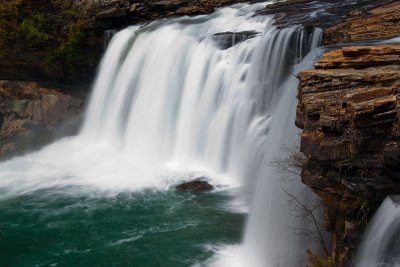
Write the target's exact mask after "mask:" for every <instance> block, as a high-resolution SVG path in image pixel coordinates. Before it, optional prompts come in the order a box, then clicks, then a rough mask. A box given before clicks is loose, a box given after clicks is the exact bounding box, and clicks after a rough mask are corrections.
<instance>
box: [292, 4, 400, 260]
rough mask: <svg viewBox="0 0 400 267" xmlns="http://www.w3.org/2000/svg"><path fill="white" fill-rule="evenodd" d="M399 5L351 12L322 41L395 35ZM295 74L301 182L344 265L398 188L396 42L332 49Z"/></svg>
mask: <svg viewBox="0 0 400 267" xmlns="http://www.w3.org/2000/svg"><path fill="white" fill-rule="evenodd" d="M399 8H400V4H398V3H397V4H396V5H390V6H388V7H382V8H379V9H376V10H373V11H371V14H372V15H371V16H369V17H363V16H361V17H360V18H358V19H354V18H352V19H350V20H349V21H346V22H344V24H341V25H342V26H337V27H334V28H330V29H328V30H327V31H326V32H325V37H326V39H325V41H326V42H327V43H330V44H331V43H334V42H339V41H341V42H342V41H348V40H351V41H355V40H366V39H376V38H387V37H395V36H400V28H398V23H396V22H395V21H396V18H395V17H398V14H400V13H398V10H400V9H399ZM396 10H397V11H396ZM383 11H385V12H388V13H387V15H386V16H384V15H383V13H382V12H383ZM394 11H396V12H394ZM397 20H398V18H397ZM369 22H370V24H369ZM343 25H347V26H343ZM349 25H352V26H349ZM356 25H357V27H356ZM361 25H364V26H361ZM344 28H345V29H346V31H344V30H343V29H344ZM356 28H357V29H356ZM334 29H336V32H335V30H334ZM299 80H300V85H299V103H298V107H297V117H296V125H297V126H298V127H299V128H301V129H303V132H302V134H301V151H302V152H303V153H304V154H305V155H306V157H307V160H306V162H305V163H304V167H303V170H302V175H301V176H302V181H303V183H305V184H306V185H308V186H309V187H310V188H311V189H312V190H313V191H314V192H315V193H316V194H317V195H318V196H319V197H320V198H321V199H322V200H323V202H324V205H325V215H324V224H325V227H326V229H327V230H329V231H332V232H333V244H332V246H333V255H332V256H333V257H334V259H335V264H336V265H335V266H349V265H350V261H351V259H352V255H353V253H354V251H355V248H356V246H357V244H358V243H359V239H360V236H361V233H362V231H363V229H364V227H365V225H366V224H367V223H368V221H369V219H370V218H371V216H372V215H373V213H374V211H375V210H376V209H377V207H378V206H379V205H380V203H381V202H382V201H383V199H384V198H385V197H386V196H387V195H389V194H399V193H400V44H377V45H367V46H361V45H360V46H347V47H340V48H331V49H329V51H328V52H326V53H325V54H324V55H323V56H322V58H320V59H319V61H318V62H316V63H315V69H312V70H305V71H303V72H301V73H300V74H299Z"/></svg>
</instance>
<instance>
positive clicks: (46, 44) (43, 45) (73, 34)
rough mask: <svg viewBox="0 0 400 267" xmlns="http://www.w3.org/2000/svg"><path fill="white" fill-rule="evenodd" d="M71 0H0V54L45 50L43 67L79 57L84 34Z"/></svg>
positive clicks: (66, 64)
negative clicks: (34, 1) (38, 1)
mask: <svg viewBox="0 0 400 267" xmlns="http://www.w3.org/2000/svg"><path fill="white" fill-rule="evenodd" d="M78 14H79V12H78V9H76V7H75V5H74V1H73V0H61V1H60V0H50V1H43V5H41V6H38V5H36V6H32V3H30V1H26V0H17V1H3V0H2V1H1V2H0V24H1V25H2V27H1V28H0V51H2V52H3V53H1V52H0V57H1V56H5V55H6V52H5V51H23V50H24V49H40V50H43V51H48V53H47V57H46V58H44V64H45V67H47V68H50V67H52V66H54V65H55V64H58V63H62V65H64V66H71V65H73V64H75V63H77V62H78V61H79V60H81V58H82V54H83V52H82V51H83V49H82V48H83V47H82V46H83V43H84V37H85V35H84V33H83V32H82V29H81V28H80V26H79V24H78V18H77V16H78Z"/></svg>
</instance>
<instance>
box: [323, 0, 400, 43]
mask: <svg viewBox="0 0 400 267" xmlns="http://www.w3.org/2000/svg"><path fill="white" fill-rule="evenodd" d="M399 21H400V4H399V3H398V2H396V3H393V4H391V5H386V6H382V7H379V8H375V9H373V10H370V11H369V12H368V14H367V15H365V14H363V13H361V12H360V13H356V16H350V17H348V18H347V19H346V20H345V21H344V22H342V23H340V24H338V25H336V26H334V27H331V28H329V29H327V30H325V32H324V40H325V44H327V45H331V44H336V43H342V42H355V41H363V40H373V39H382V38H391V37H398V36H399V32H400V23H399Z"/></svg>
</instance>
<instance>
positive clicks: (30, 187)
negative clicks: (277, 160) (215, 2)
mask: <svg viewBox="0 0 400 267" xmlns="http://www.w3.org/2000/svg"><path fill="white" fill-rule="evenodd" d="M265 4H266V3H260V4H253V5H249V4H239V5H235V6H232V7H229V8H224V9H220V10H218V11H217V12H215V13H214V14H211V15H207V16H205V15H204V16H197V17H193V18H188V17H183V18H178V19H172V20H166V21H157V22H153V23H150V24H147V25H142V26H135V27H129V28H127V29H125V30H122V31H120V32H118V33H116V34H115V35H114V37H113V38H112V40H111V41H110V42H109V43H108V48H107V51H106V53H105V55H104V57H103V60H102V63H101V65H100V68H99V71H98V75H97V78H96V81H95V83H94V87H93V92H92V95H91V98H90V103H89V106H88V109H87V113H86V116H85V120H84V125H83V127H82V129H81V131H80V134H79V135H78V136H76V137H74V138H69V139H64V140H61V141H58V142H56V143H55V144H53V145H50V146H48V147H46V148H44V149H43V150H41V151H38V152H35V153H33V154H30V155H27V156H24V157H21V158H15V159H12V160H10V161H7V162H5V163H2V165H1V170H0V177H1V179H0V191H1V192H5V194H3V196H2V197H5V198H6V197H9V196H10V195H15V194H26V193H27V192H33V191H37V190H41V189H44V188H61V187H68V186H71V185H74V186H80V190H87V188H88V187H95V188H97V189H102V190H106V191H109V190H115V191H126V190H127V191H130V190H141V189H143V188H149V187H151V188H154V187H160V188H170V186H171V185H174V184H176V183H177V181H179V179H182V177H184V176H185V175H183V174H186V173H195V174H196V175H201V176H205V177H208V178H209V179H210V180H212V182H213V183H214V184H215V185H217V186H222V187H223V186H231V187H240V186H244V185H246V186H249V187H250V188H254V189H253V191H252V192H253V195H254V200H253V204H252V207H251V213H250V215H249V220H248V223H247V229H246V234H245V238H244V244H243V248H244V250H245V251H247V252H248V253H247V254H246V253H245V256H244V257H245V258H246V261H245V262H244V263H243V262H242V266H252V267H258V266H296V264H297V263H298V259H301V258H302V256H303V255H305V251H302V250H299V247H301V245H300V242H301V240H300V238H297V237H296V236H294V235H293V234H292V233H289V231H290V227H299V225H300V226H301V224H302V222H301V221H300V222H298V221H296V220H294V219H293V217H292V215H290V212H289V211H288V210H285V209H284V205H285V195H284V193H283V191H282V190H281V189H282V187H285V188H286V189H287V190H288V191H290V192H291V193H293V194H296V195H297V194H298V193H300V192H301V191H304V189H305V187H304V186H302V185H301V184H300V181H299V179H297V181H293V182H291V183H290V184H285V183H283V182H282V181H281V179H280V177H279V174H278V173H277V170H275V169H274V168H272V167H271V166H270V165H269V163H270V161H271V160H273V158H274V157H275V156H279V155H281V154H282V152H281V146H282V145H283V144H287V143H288V144H291V143H294V142H295V141H296V139H297V137H298V130H296V128H295V126H294V118H295V107H296V92H297V90H296V85H297V79H296V77H295V76H296V73H297V72H298V71H299V70H300V69H302V68H308V67H311V64H312V61H313V59H314V58H315V57H316V56H317V53H311V54H309V55H308V56H307V57H306V55H307V54H308V52H309V51H311V50H312V49H314V48H316V46H317V45H318V44H319V42H320V39H321V31H320V30H319V29H317V30H310V29H309V28H305V27H301V26H292V27H289V28H283V29H278V28H277V27H276V26H274V25H273V22H274V21H273V17H270V16H254V14H255V12H256V11H257V10H259V9H262V8H264V7H265ZM250 33H251V34H250ZM222 35H223V36H225V37H226V36H228V38H221V36H222ZM229 36H230V37H229ZM107 42H108V41H107ZM304 57H306V58H305V60H302V59H303V58H304ZM54 159H57V160H56V161H55V160H54ZM196 175H195V176H196ZM178 177H179V178H178ZM82 188H83V189H82ZM71 190H72V189H71ZM74 190H75V189H74ZM205 219H206V218H205ZM246 262H247V264H246ZM249 262H251V263H252V264H251V265H248V263H249ZM237 263H238V264H239V262H237ZM225 266H227V265H225ZM228 266H229V265H228ZM231 266H232V265H231Z"/></svg>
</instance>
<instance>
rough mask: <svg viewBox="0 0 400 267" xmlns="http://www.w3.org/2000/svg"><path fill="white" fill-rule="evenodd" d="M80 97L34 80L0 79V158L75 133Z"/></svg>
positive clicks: (79, 111)
mask: <svg viewBox="0 0 400 267" xmlns="http://www.w3.org/2000/svg"><path fill="white" fill-rule="evenodd" d="M82 108H83V97H82V96H80V95H78V94H77V95H71V94H65V93H64V92H63V90H60V89H54V88H52V87H44V86H42V85H40V84H38V83H35V82H21V81H4V80H2V81H0V159H1V160H3V159H6V158H9V157H11V156H15V155H19V154H22V153H26V152H28V151H30V150H34V149H37V148H39V147H41V146H43V145H46V144H49V143H50V142H52V141H53V140H54V139H55V138H59V137H62V136H65V135H72V134H75V133H76V132H77V130H78V127H79V124H80V114H81V113H82Z"/></svg>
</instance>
